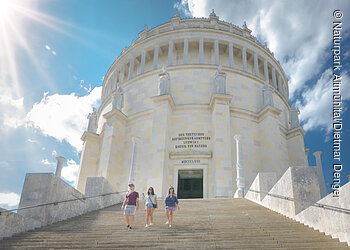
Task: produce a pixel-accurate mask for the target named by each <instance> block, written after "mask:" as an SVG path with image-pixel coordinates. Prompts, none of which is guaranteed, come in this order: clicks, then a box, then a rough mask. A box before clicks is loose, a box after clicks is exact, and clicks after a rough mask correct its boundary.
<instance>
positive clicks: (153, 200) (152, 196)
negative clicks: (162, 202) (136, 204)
mask: <svg viewBox="0 0 350 250" xmlns="http://www.w3.org/2000/svg"><path fill="white" fill-rule="evenodd" d="M156 198H157V195H156V194H150V195H146V205H147V204H152V203H153V204H156Z"/></svg>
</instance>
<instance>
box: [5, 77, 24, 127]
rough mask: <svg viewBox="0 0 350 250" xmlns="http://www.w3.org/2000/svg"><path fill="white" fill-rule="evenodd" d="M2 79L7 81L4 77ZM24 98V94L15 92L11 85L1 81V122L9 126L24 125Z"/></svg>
mask: <svg viewBox="0 0 350 250" xmlns="http://www.w3.org/2000/svg"><path fill="white" fill-rule="evenodd" d="M0 81H2V83H4V82H5V80H4V79H3V78H1V79H0ZM23 100H24V98H23V96H19V95H18V94H15V91H14V90H13V89H12V88H11V86H9V85H6V84H1V83H0V124H1V123H2V124H3V125H4V126H5V127H7V128H17V127H19V126H21V125H23V122H24V120H23V117H24V116H25V110H24V106H23Z"/></svg>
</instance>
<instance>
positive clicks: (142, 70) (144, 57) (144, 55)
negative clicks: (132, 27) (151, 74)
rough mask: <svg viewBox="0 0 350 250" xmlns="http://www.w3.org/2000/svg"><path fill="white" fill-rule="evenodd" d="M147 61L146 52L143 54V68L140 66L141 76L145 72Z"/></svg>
mask: <svg viewBox="0 0 350 250" xmlns="http://www.w3.org/2000/svg"><path fill="white" fill-rule="evenodd" d="M145 60H146V51H144V50H143V51H142V54H141V66H140V74H143V73H144V72H145Z"/></svg>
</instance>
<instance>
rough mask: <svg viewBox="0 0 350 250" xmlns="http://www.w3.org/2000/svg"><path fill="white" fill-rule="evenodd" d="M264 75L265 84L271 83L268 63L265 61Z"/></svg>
mask: <svg viewBox="0 0 350 250" xmlns="http://www.w3.org/2000/svg"><path fill="white" fill-rule="evenodd" d="M264 75H265V82H267V83H269V69H268V67H267V61H266V60H265V61H264Z"/></svg>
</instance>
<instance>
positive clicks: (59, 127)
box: [27, 87, 102, 151]
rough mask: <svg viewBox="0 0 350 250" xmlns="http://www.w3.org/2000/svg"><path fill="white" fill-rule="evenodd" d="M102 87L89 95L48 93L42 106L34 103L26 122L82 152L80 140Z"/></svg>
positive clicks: (96, 88) (42, 101) (41, 103)
mask: <svg viewBox="0 0 350 250" xmlns="http://www.w3.org/2000/svg"><path fill="white" fill-rule="evenodd" d="M101 88H102V87H95V88H94V89H93V90H92V91H91V92H89V93H88V94H87V95H86V96H82V97H79V96H77V95H76V94H75V93H71V94H70V95H59V94H54V95H48V93H45V94H44V96H43V98H42V100H41V101H40V103H35V104H34V105H33V108H32V110H30V112H29V113H28V114H27V121H28V122H29V124H31V125H32V126H35V127H37V128H40V130H41V131H42V132H43V134H45V135H49V136H52V137H54V138H56V139H57V140H59V141H63V140H66V141H67V142H68V143H69V144H70V145H72V146H73V147H75V148H76V149H77V150H78V151H79V150H81V147H82V142H81V140H80V138H81V135H82V133H83V131H84V129H85V128H86V127H87V123H88V120H87V116H88V114H89V113H90V112H91V110H92V108H93V107H96V106H97V104H98V102H99V100H100V95H101Z"/></svg>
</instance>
